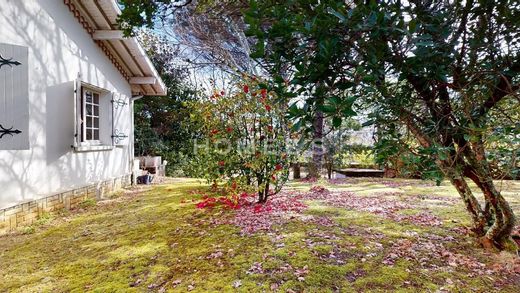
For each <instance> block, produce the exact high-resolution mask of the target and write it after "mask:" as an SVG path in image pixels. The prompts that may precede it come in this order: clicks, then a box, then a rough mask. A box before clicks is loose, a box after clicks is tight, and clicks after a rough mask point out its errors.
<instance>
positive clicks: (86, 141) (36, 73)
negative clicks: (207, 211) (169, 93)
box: [0, 0, 166, 231]
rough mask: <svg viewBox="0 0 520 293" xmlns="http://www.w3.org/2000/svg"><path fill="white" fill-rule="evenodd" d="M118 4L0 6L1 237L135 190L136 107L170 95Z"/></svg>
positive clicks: (72, 1) (75, 0)
mask: <svg viewBox="0 0 520 293" xmlns="http://www.w3.org/2000/svg"><path fill="white" fill-rule="evenodd" d="M119 13H120V10H119V7H118V6H117V3H116V2H115V0H65V1H62V0H3V1H2V3H1V5H0V36H1V38H0V56H1V57H0V125H1V127H0V231H2V230H10V229H13V228H16V227H17V226H20V225H21V224H26V223H30V222H31V221H33V220H34V219H36V218H37V217H38V215H39V214H41V213H42V212H45V211H48V210H55V209H58V208H70V207H73V206H74V205H77V204H78V203H79V202H80V201H82V200H85V199H86V198H89V197H92V198H95V197H98V198H99V197H100V196H102V195H103V194H104V193H106V192H107V191H110V190H112V189H114V188H118V187H120V186H123V185H126V184H129V183H130V178H131V176H132V170H133V167H134V166H133V162H134V160H133V159H134V157H133V102H134V100H135V99H137V98H139V97H142V96H143V95H165V94H166V88H165V86H164V84H163V82H162V81H161V79H160V77H159V75H158V73H157V71H156V70H155V68H154V67H153V65H152V63H151V62H150V60H149V59H148V57H147V56H146V54H145V52H144V51H143V49H142V48H141V46H140V45H139V43H138V42H137V40H135V39H134V38H123V36H122V33H121V32H120V31H118V30H117V25H116V18H117V15H118V14H119Z"/></svg>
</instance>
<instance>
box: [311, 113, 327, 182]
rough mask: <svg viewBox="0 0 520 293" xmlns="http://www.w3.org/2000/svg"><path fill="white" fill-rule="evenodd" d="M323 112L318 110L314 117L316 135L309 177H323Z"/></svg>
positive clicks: (314, 136)
mask: <svg viewBox="0 0 520 293" xmlns="http://www.w3.org/2000/svg"><path fill="white" fill-rule="evenodd" d="M323 120H324V118H323V112H321V111H317V112H316V117H314V127H313V128H314V135H313V139H314V141H313V144H312V145H313V147H312V162H310V164H309V174H308V175H307V178H309V179H319V178H321V170H322V168H323Z"/></svg>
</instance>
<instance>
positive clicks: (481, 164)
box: [246, 0, 520, 249]
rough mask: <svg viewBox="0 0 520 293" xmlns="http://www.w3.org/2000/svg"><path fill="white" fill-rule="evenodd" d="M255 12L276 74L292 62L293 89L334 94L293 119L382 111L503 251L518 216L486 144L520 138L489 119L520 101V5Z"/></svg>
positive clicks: (270, 0)
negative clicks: (507, 136) (503, 133)
mask: <svg viewBox="0 0 520 293" xmlns="http://www.w3.org/2000/svg"><path fill="white" fill-rule="evenodd" d="M250 7H251V8H250V10H249V11H248V13H247V17H246V20H247V21H248V23H249V24H250V29H249V34H250V35H251V36H254V37H256V39H257V42H258V44H261V45H257V47H259V48H264V47H268V48H270V49H269V50H259V51H257V52H256V53H257V55H262V59H263V60H264V62H271V63H272V64H273V66H272V67H271V68H273V69H274V70H273V71H272V74H273V75H276V74H277V72H278V71H277V69H279V68H280V66H282V65H283V66H287V63H289V64H291V68H295V69H296V70H297V72H296V73H295V75H294V78H293V79H291V80H290V83H291V84H292V85H293V86H292V87H289V89H292V90H293V91H295V92H297V93H298V92H299V91H302V90H305V89H309V88H316V85H318V84H319V85H320V86H321V87H324V88H325V89H326V90H322V92H323V95H318V96H319V97H320V98H319V99H317V98H309V99H306V100H305V104H306V109H309V111H296V110H295V111H293V112H290V113H291V114H292V115H293V116H294V117H295V118H296V119H299V120H307V121H309V120H312V118H313V115H312V114H310V113H312V112H313V111H314V112H315V111H320V110H322V111H323V110H326V111H330V112H331V113H334V114H336V116H335V117H337V118H336V119H341V114H345V115H344V116H350V115H352V114H353V113H352V111H351V109H350V111H349V110H348V107H347V108H345V107H343V108H342V107H341V105H342V103H343V102H346V104H347V105H348V104H352V102H353V101H355V102H356V103H357V104H360V105H362V106H363V107H365V108H367V109H371V110H373V113H372V115H371V116H372V118H373V119H374V121H376V122H377V121H380V122H381V123H382V125H385V126H387V127H384V128H382V129H381V131H383V132H384V131H386V130H390V129H396V128H397V127H392V124H394V125H397V126H400V125H404V126H406V130H407V131H409V132H410V133H411V134H412V135H413V138H414V140H409V141H402V143H407V147H408V148H409V149H411V150H412V151H413V152H415V153H417V154H420V155H421V156H422V157H424V158H426V159H429V160H430V161H431V162H433V163H434V166H435V168H437V169H438V170H439V172H437V174H439V175H443V176H445V177H446V178H448V179H449V180H450V181H451V183H452V184H453V186H454V187H455V188H456V190H457V191H458V193H459V194H460V196H461V198H462V200H463V202H464V204H465V205H466V208H467V210H468V213H469V214H470V215H471V218H472V220H473V224H474V227H473V230H474V232H475V233H476V235H478V236H479V237H480V240H481V243H482V244H483V245H484V246H485V247H497V248H500V249H503V248H504V247H505V246H506V243H508V239H509V237H510V234H511V231H512V229H513V227H514V225H515V216H514V214H513V211H512V209H511V207H510V206H509V204H508V203H507V201H506V200H505V199H504V197H503V196H502V195H501V193H500V192H499V190H498V189H497V188H496V186H495V184H494V182H493V180H492V176H491V175H492V174H491V166H490V160H489V154H490V152H489V151H488V150H487V146H489V141H488V140H489V139H490V137H492V133H493V132H494V131H495V132H496V131H500V130H499V129H506V128H507V129H508V131H509V132H512V133H514V136H515V137H518V135H519V134H520V128H519V127H518V125H516V126H514V127H511V126H513V125H508V124H507V122H504V120H501V121H502V122H500V121H499V120H497V119H493V118H492V116H491V115H490V113H491V112H492V111H494V109H496V108H497V107H499V105H500V104H502V103H507V104H511V105H513V104H514V105H515V106H516V105H518V102H519V101H520V99H519V97H518V94H519V93H518V91H519V88H520V23H519V22H520V21H519V20H520V3H518V1H486V0H481V1H472V0H468V1H453V2H448V1H426V2H425V1H410V2H406V3H404V2H401V1H381V2H379V3H378V2H376V1H369V2H366V1H352V2H347V3H345V2H344V1H333V0H321V1H318V0H315V1H312V0H290V1H282V0H262V1H260V0H258V1H256V0H252V1H251V2H250ZM275 81H277V79H275ZM320 82H321V83H320ZM284 83H285V81H284ZM282 86H283V85H281V84H280V87H282ZM319 88H320V87H318V89H319ZM345 109H346V110H345ZM502 123H506V124H502ZM383 134H384V133H383ZM495 137H496V136H495ZM466 178H469V179H470V180H471V181H473V182H474V183H475V184H476V186H477V188H478V189H479V190H480V191H481V192H482V193H483V194H484V203H485V204H484V205H481V204H480V203H479V201H478V200H477V199H476V197H475V194H474V192H473V191H472V190H471V188H470V187H469V185H468V183H467V179H466Z"/></svg>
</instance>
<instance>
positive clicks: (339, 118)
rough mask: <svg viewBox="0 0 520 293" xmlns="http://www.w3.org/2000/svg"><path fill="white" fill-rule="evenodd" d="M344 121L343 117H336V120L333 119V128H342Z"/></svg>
mask: <svg viewBox="0 0 520 293" xmlns="http://www.w3.org/2000/svg"><path fill="white" fill-rule="evenodd" d="M342 121H343V120H342V119H341V117H337V116H334V118H332V126H334V127H335V128H338V127H340V126H341V122H342Z"/></svg>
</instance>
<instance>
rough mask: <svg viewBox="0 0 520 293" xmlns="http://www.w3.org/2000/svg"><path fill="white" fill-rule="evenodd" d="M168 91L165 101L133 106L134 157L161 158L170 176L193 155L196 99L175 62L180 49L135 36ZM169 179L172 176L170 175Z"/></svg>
mask: <svg viewBox="0 0 520 293" xmlns="http://www.w3.org/2000/svg"><path fill="white" fill-rule="evenodd" d="M138 37H139V39H140V41H141V43H142V44H143V46H144V48H145V50H146V51H148V55H149V56H151V59H152V62H153V63H154V65H155V67H156V68H157V69H158V71H159V74H160V75H161V78H162V79H163V81H164V83H165V84H166V86H167V88H168V95H167V96H164V97H144V98H142V99H139V100H137V101H136V103H135V136H136V142H135V153H136V155H137V156H162V157H163V158H164V159H166V160H168V162H169V168H168V170H169V171H170V172H175V171H178V170H180V169H183V168H184V167H185V165H186V161H187V160H188V159H189V158H190V157H191V156H192V155H193V142H192V139H194V138H197V137H198V136H199V134H198V131H197V130H198V129H197V126H196V125H194V124H193V123H192V122H191V121H190V113H191V112H192V109H191V108H190V104H189V102H190V101H193V100H195V99H196V98H197V92H196V90H194V89H193V85H191V84H189V83H188V81H187V74H188V72H187V71H186V70H185V69H182V68H179V67H178V65H177V64H176V63H175V60H176V58H177V56H178V54H179V48H178V47H177V46H173V45H171V44H169V43H168V42H167V41H165V40H164V39H162V38H160V37H157V36H155V35H154V34H151V33H146V32H141V33H140V34H139V35H138ZM170 175H171V173H170Z"/></svg>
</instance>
